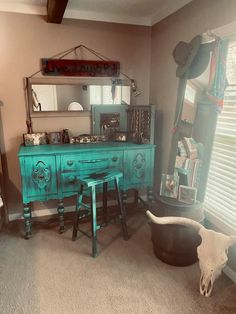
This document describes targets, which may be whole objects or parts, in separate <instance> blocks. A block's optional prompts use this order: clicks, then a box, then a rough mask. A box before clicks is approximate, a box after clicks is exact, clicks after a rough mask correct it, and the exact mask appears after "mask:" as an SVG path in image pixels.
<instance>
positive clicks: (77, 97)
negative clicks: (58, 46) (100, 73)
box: [27, 77, 131, 116]
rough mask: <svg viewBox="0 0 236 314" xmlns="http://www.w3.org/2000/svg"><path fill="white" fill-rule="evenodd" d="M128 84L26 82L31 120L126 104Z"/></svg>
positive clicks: (87, 80) (114, 81) (117, 81)
mask: <svg viewBox="0 0 236 314" xmlns="http://www.w3.org/2000/svg"><path fill="white" fill-rule="evenodd" d="M130 83H131V82H130V81H129V80H121V79H109V78H105V79H104V78H68V77H67V78H44V77H42V78H41V77H40V78H30V79H28V81H27V93H28V104H29V110H30V114H31V116H34V115H35V116H37V115H39V114H40V113H41V114H44V115H45V114H51V115H53V114H59V113H63V114H64V115H67V114H68V115H71V114H72V112H73V113H74V114H75V113H77V114H81V112H85V113H86V112H89V111H90V110H91V105H97V104H104V105H106V104H107V105H112V104H116V105H117V104H126V105H129V104H130V97H131V88H130Z"/></svg>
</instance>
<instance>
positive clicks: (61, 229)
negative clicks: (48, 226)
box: [57, 200, 65, 233]
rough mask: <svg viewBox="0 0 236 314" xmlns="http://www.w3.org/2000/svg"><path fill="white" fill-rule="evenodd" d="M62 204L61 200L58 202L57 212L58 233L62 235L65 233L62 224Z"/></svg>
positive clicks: (63, 209)
mask: <svg viewBox="0 0 236 314" xmlns="http://www.w3.org/2000/svg"><path fill="white" fill-rule="evenodd" d="M64 211H65V208H64V204H63V200H58V206H57V212H58V214H59V233H63V232H64V231H65V224H64Z"/></svg>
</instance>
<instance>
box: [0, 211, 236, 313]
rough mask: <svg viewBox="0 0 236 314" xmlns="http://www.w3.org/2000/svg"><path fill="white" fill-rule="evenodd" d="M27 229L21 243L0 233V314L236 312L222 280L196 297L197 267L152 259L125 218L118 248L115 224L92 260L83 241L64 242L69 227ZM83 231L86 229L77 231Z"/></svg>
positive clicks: (143, 238)
mask: <svg viewBox="0 0 236 314" xmlns="http://www.w3.org/2000/svg"><path fill="white" fill-rule="evenodd" d="M67 227H68V230H67V231H66V232H65V233H64V234H61V235H59V234H58V233H57V228H56V227H54V226H50V227H45V226H40V227H38V226H34V236H33V238H31V239H30V240H28V241H26V240H24V239H23V238H22V237H21V234H20V231H21V230H20V229H19V230H18V229H17V228H16V227H15V226H14V227H11V228H10V229H9V230H7V231H5V232H4V233H3V232H2V233H1V234H0V313H1V314H11V313H16V314H21V313H27V314H37V313H40V314H54V313H55V314H61V313H63V314H65V313H66V314H70V313H71V314H72V313H79V314H80V313H82V314H83V313H88V314H90V313H91V314H92V313H109V314H112V313H122V314H123V313H140V314H141V313H142V314H144V313H158V314H169V313H175V314H177V313H178V314H185V313H186V314H191V313H203V314H207V313H224V314H233V313H236V304H235V296H236V294H235V285H233V283H232V282H231V281H230V280H228V278H227V277H226V276H224V275H222V276H221V277H220V278H219V279H218V281H217V282H216V284H215V287H214V290H213V294H212V297H210V298H205V297H203V296H201V295H200V293H199V290H198V281H199V275H200V272H199V267H198V263H196V264H195V265H192V266H188V267H174V266H170V265H167V264H165V263H163V262H161V261H160V260H159V259H157V258H156V257H155V256H154V254H153V250H152V243H151V240H150V230H149V226H148V225H147V223H146V217H144V216H143V215H142V214H137V215H135V216H133V217H131V218H130V219H129V230H130V231H131V233H132V237H131V239H130V240H129V241H128V242H125V241H124V240H123V239H122V237H121V236H120V226H119V224H115V225H110V226H109V227H107V228H104V229H102V230H101V231H99V247H100V254H99V256H98V257H97V258H95V259H93V258H92V257H91V256H90V254H91V243H90V240H89V239H88V238H86V237H85V236H84V235H83V236H81V237H80V238H79V239H78V240H77V241H76V242H72V241H71V231H72V230H71V226H70V225H68V226H67ZM84 227H86V225H84Z"/></svg>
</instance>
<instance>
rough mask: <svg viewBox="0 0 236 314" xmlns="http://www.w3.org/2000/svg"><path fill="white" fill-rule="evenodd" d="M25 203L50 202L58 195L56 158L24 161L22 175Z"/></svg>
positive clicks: (26, 159)
mask: <svg viewBox="0 0 236 314" xmlns="http://www.w3.org/2000/svg"><path fill="white" fill-rule="evenodd" d="M22 181H23V182H22V183H23V194H24V195H23V201H24V202H28V201H34V200H42V201H43V200H48V199H50V198H53V196H56V195H57V175H56V162H55V157H54V156H41V157H40V156H35V157H26V158H25V159H24V171H23V173H22Z"/></svg>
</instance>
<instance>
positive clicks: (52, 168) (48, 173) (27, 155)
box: [18, 142, 155, 238]
mask: <svg viewBox="0 0 236 314" xmlns="http://www.w3.org/2000/svg"><path fill="white" fill-rule="evenodd" d="M154 156H155V145H152V144H142V145H138V144H133V143H127V142H124V143H123V142H102V143H92V144H62V145H41V146H20V149H19V152H18V158H19V162H20V171H21V177H22V198H23V205H24V210H23V216H24V219H25V237H26V238H29V237H30V235H31V206H30V204H31V202H34V201H47V200H50V199H57V200H58V213H59V217H60V231H61V232H62V231H63V230H64V220H63V215H64V205H63V199H64V198H65V197H69V196H72V195H75V194H76V193H77V191H78V189H79V184H78V179H77V178H78V176H79V175H80V173H85V172H86V173H91V172H98V171H102V169H105V168H115V169H119V170H121V171H122V172H123V179H122V180H121V189H122V191H124V193H125V191H127V190H128V189H131V188H135V189H139V188H147V189H149V190H151V191H152V187H153V172H154Z"/></svg>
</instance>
